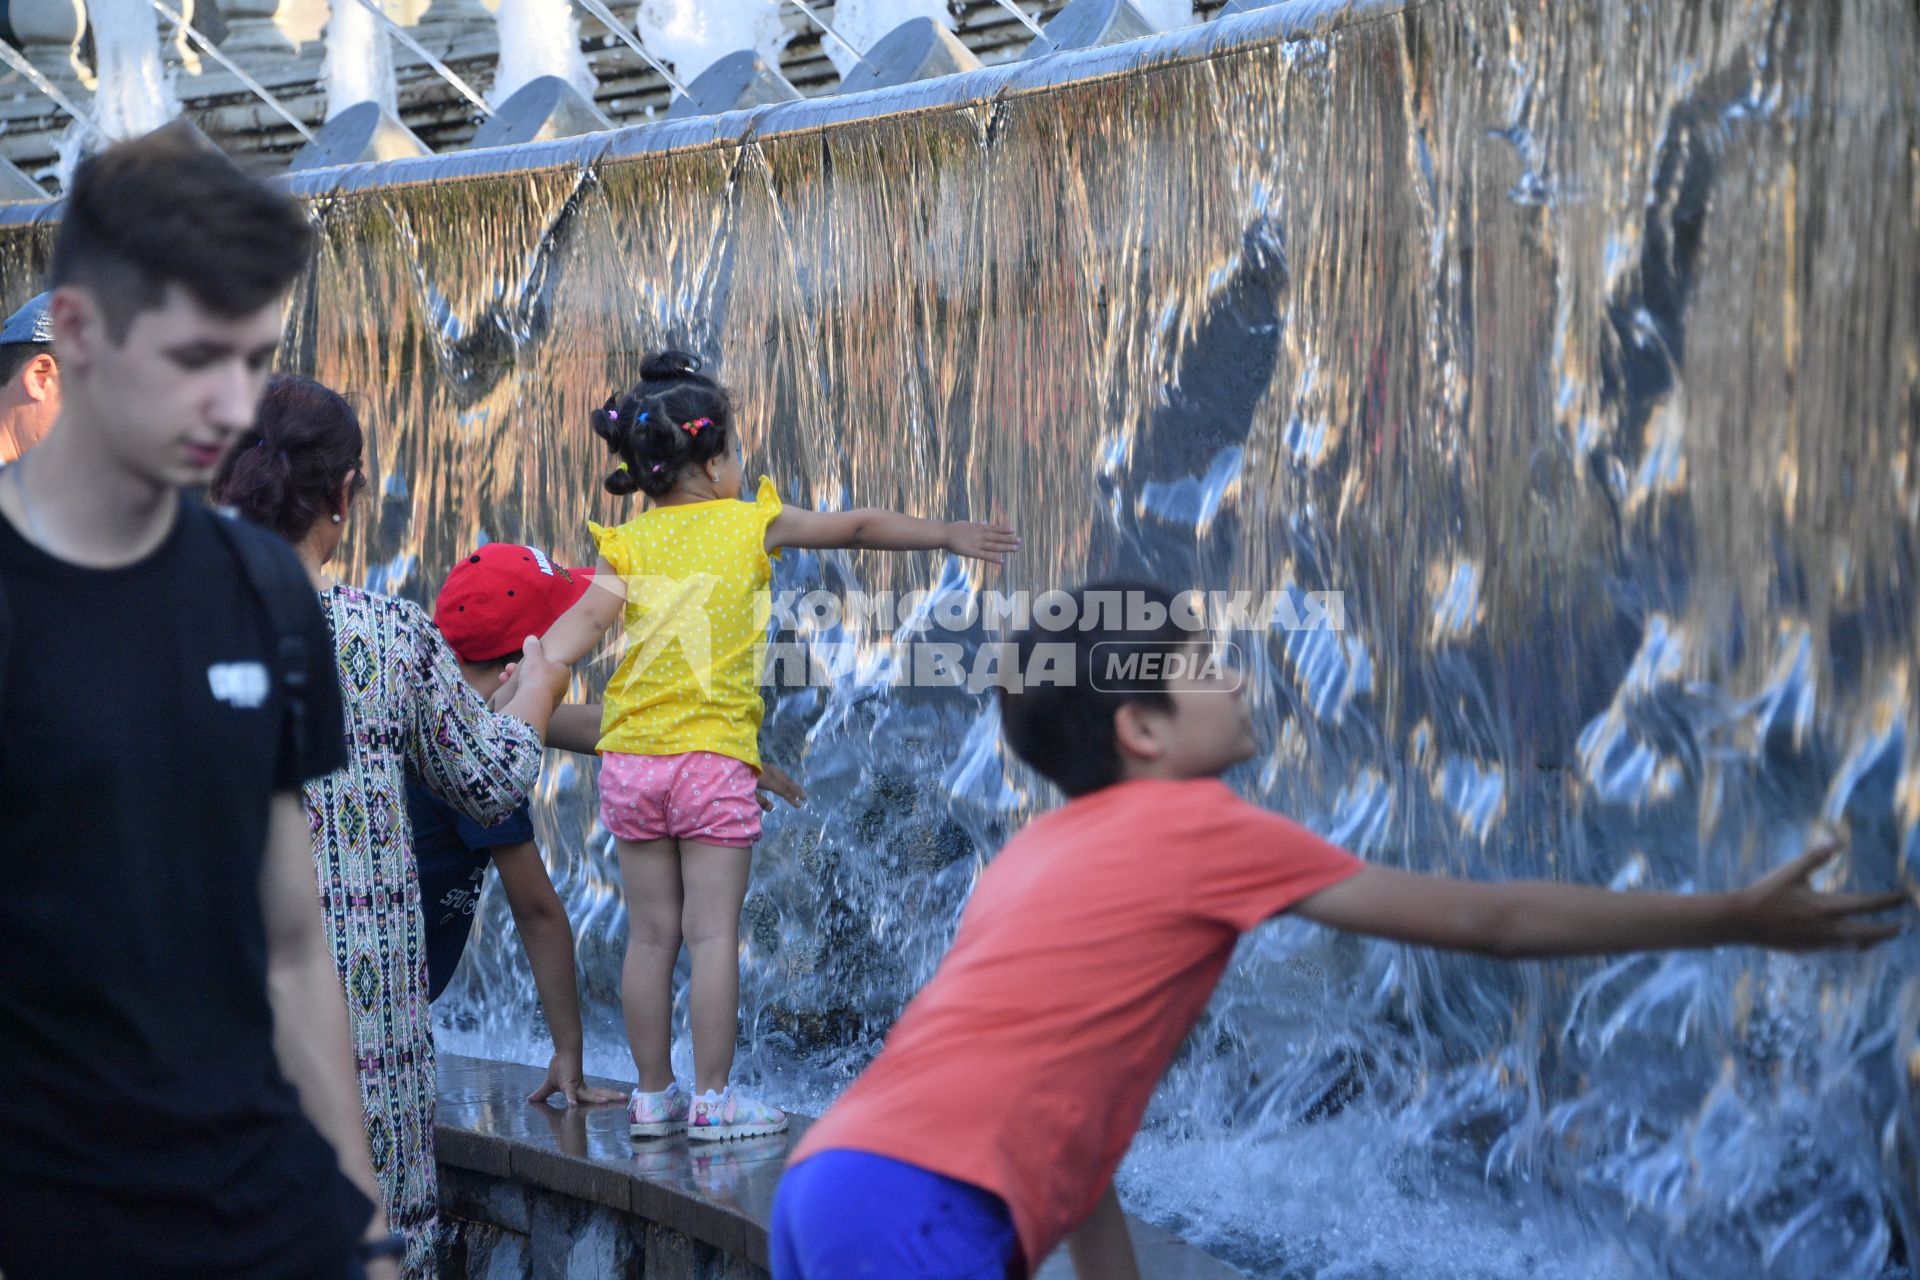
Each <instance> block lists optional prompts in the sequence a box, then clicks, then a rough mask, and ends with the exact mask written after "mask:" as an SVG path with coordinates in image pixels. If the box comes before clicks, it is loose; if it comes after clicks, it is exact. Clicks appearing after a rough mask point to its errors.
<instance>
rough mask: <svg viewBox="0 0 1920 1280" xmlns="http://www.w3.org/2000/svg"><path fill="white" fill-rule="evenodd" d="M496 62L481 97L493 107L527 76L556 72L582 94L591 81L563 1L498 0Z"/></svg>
mask: <svg viewBox="0 0 1920 1280" xmlns="http://www.w3.org/2000/svg"><path fill="white" fill-rule="evenodd" d="M494 22H495V23H496V24H498V26H499V31H500V65H499V67H498V69H497V70H496V71H495V72H494V77H493V88H492V90H491V91H490V92H489V93H488V94H487V100H488V101H489V102H491V103H492V104H493V105H494V106H495V107H496V108H497V107H499V106H500V104H501V103H503V102H505V101H506V100H507V99H508V98H511V97H512V96H513V95H514V94H515V93H517V92H519V90H520V89H521V88H523V87H524V86H525V85H526V84H527V82H528V81H530V80H537V79H539V78H540V77H541V76H559V77H560V78H561V79H562V80H565V81H566V82H567V83H568V84H570V85H572V86H573V87H574V88H576V89H578V90H579V91H580V92H581V94H583V95H584V96H585V97H587V98H588V99H591V98H592V97H593V91H594V89H595V88H596V87H597V83H598V82H596V81H595V80H594V78H593V73H592V72H591V71H589V70H588V69H587V60H586V58H585V56H583V55H582V54H581V52H580V22H579V19H578V18H577V17H576V16H575V14H574V12H573V6H572V5H571V4H569V3H568V2H567V0H500V9H499V12H497V13H496V14H494Z"/></svg>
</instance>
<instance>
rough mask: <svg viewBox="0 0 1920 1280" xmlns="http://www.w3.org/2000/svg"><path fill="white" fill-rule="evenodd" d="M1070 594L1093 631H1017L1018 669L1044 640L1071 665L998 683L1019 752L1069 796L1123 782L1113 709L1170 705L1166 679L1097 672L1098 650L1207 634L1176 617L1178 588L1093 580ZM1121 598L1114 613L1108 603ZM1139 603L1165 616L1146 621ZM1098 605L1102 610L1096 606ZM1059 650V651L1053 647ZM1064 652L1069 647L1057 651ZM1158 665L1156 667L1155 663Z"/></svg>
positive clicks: (1161, 644) (1028, 664) (1003, 715)
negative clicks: (1098, 676) (1031, 680)
mask: <svg viewBox="0 0 1920 1280" xmlns="http://www.w3.org/2000/svg"><path fill="white" fill-rule="evenodd" d="M1066 594H1067V595H1069V596H1071V597H1072V598H1073V601H1074V604H1075V606H1076V607H1075V612H1074V616H1075V617H1076V618H1077V619H1079V621H1080V622H1085V621H1088V620H1092V621H1094V622H1095V623H1096V625H1095V626H1094V628H1093V629H1091V630H1081V629H1080V627H1079V625H1078V623H1076V624H1075V625H1072V626H1070V627H1068V628H1064V629H1060V630H1049V629H1046V628H1043V627H1037V626H1036V627H1028V628H1027V629H1025V630H1024V631H1021V632H1019V633H1018V634H1017V635H1015V636H1014V638H1013V645H1014V648H1015V652H1016V654H1017V655H1018V659H1019V662H1018V666H1017V667H1016V668H1015V669H1016V670H1017V671H1020V672H1030V671H1032V670H1033V669H1034V666H1035V650H1036V649H1037V648H1038V647H1039V646H1040V645H1057V646H1066V647H1071V649H1072V655H1073V670H1072V672H1071V674H1070V675H1069V673H1067V672H1066V671H1064V670H1059V671H1056V672H1055V676H1056V678H1055V679H1052V680H1049V681H1048V682H1046V683H1043V684H1021V685H1020V687H1019V688H1018V689H1017V690H1016V689H1013V688H1009V687H1007V686H1004V685H1003V686H1001V688H1000V690H999V694H1000V726H1001V729H1002V731H1003V732H1004V733H1005V734H1006V737H1007V745H1008V746H1010V747H1012V748H1013V752H1014V754H1015V755H1017V756H1018V757H1020V759H1022V760H1024V761H1026V762H1027V763H1028V764H1029V765H1032V766H1033V768H1034V769H1036V770H1037V771H1038V772H1039V773H1040V774H1041V776H1043V777H1045V778H1046V779H1047V781H1049V782H1051V783H1053V785H1054V786H1056V787H1059V788H1060V789H1061V790H1062V791H1064V792H1066V793H1067V794H1068V795H1069V796H1083V795H1086V794H1087V793H1088V792H1090V791H1098V790H1099V789H1100V788H1102V787H1110V786H1112V785H1113V784H1114V783H1116V782H1118V781H1120V744H1119V741H1118V740H1117V738H1116V737H1115V736H1114V728H1113V717H1114V713H1115V712H1117V711H1119V710H1120V708H1121V707H1123V706H1126V705H1127V704H1129V703H1138V704H1140V705H1143V706H1147V707H1152V708H1154V709H1156V710H1161V711H1164V710H1168V709H1170V708H1171V707H1172V706H1173V700H1172V698H1170V697H1169V696H1168V695H1167V688H1166V680H1165V679H1164V678H1163V677H1161V676H1159V675H1158V674H1155V675H1153V676H1141V677H1136V678H1129V679H1125V680H1111V679H1108V680H1099V681H1096V680H1095V679H1094V654H1095V651H1096V649H1098V650H1099V652H1100V653H1101V654H1102V655H1103V656H1104V655H1107V654H1118V655H1123V656H1124V655H1125V654H1126V653H1128V652H1130V651H1149V650H1164V649H1165V648H1166V646H1167V645H1169V644H1186V643H1191V642H1193V641H1196V640H1199V639H1202V637H1201V636H1200V635H1198V634H1196V633H1195V632H1194V631H1192V630H1189V629H1188V628H1187V627H1185V626H1183V625H1182V624H1181V623H1180V622H1178V621H1176V619H1175V611H1174V609H1173V607H1172V606H1173V604H1174V602H1175V599H1176V597H1177V596H1179V595H1180V594H1181V593H1180V592H1175V591H1171V590H1169V589H1167V588H1166V587H1163V586H1160V585H1158V584H1156V583H1151V582H1124V581H1122V582H1096V583H1089V584H1088V585H1086V586H1084V587H1080V588H1078V589H1077V590H1074V591H1070V592H1067V593H1066ZM1115 600H1118V601H1120V602H1121V608H1120V609H1119V612H1118V613H1117V614H1116V613H1114V612H1113V610H1112V609H1111V608H1110V607H1109V606H1110V605H1111V604H1112V602H1113V601H1115ZM1135 605H1140V606H1148V607H1149V611H1150V607H1151V606H1158V609H1159V615H1160V618H1161V619H1162V621H1160V622H1159V623H1158V624H1157V625H1145V624H1146V623H1148V622H1150V621H1151V618H1145V619H1137V620H1138V621H1140V622H1141V623H1142V625H1139V626H1135V625H1133V624H1134V623H1135V621H1136V617H1135V614H1136V610H1135V609H1134V608H1133V607H1131V606H1135ZM1096 610H1097V611H1096ZM1056 652H1058V651H1057V650H1056ZM1060 656H1061V657H1065V656H1066V655H1065V654H1064V653H1061V654H1060ZM1152 669H1153V670H1154V671H1156V672H1157V671H1158V670H1159V668H1157V667H1155V668H1152Z"/></svg>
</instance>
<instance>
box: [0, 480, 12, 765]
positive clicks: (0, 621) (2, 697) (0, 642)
mask: <svg viewBox="0 0 1920 1280" xmlns="http://www.w3.org/2000/svg"><path fill="white" fill-rule="evenodd" d="M8 465H9V464H7V463H0V472H3V471H5V470H6V469H7V467H8ZM12 639H13V615H12V614H11V613H9V612H8V611H7V583H6V579H4V578H0V733H5V732H6V727H7V714H6V713H7V654H8V652H9V649H8V642H9V641H11V640H12Z"/></svg>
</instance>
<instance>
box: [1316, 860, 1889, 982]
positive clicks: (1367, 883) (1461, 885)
mask: <svg viewBox="0 0 1920 1280" xmlns="http://www.w3.org/2000/svg"><path fill="white" fill-rule="evenodd" d="M1837 852H1838V850H1837V849H1836V848H1835V847H1834V846H1833V845H1831V844H1823V845H1820V846H1818V847H1816V848H1813V849H1810V850H1808V851H1807V852H1805V853H1803V854H1801V855H1800V856H1799V857H1797V858H1795V859H1793V860H1792V861H1791V862H1788V863H1786V864H1785V865H1783V866H1781V867H1779V868H1777V869H1775V870H1774V871H1772V872H1770V873H1768V874H1767V875H1765V876H1763V877H1761V878H1760V879H1759V880H1756V881H1754V882H1753V883H1752V884H1750V885H1748V886H1747V887H1746V888H1744V889H1740V890H1736V891H1735V892H1732V893H1698V894H1691V893H1689V894H1680V893H1616V892H1614V891H1612V890H1610V889H1597V888H1593V887H1591V886H1588V885H1577V884H1562V883H1560V882H1559V881H1555V880H1516V881H1510V882H1506V883H1484V882H1479V881H1473V880H1448V879H1444V878H1441V877H1437V876H1422V875H1414V874H1413V873H1411V872H1406V871H1394V870H1391V869H1388V868H1384V867H1368V868H1367V869H1366V870H1364V871H1361V872H1360V873H1359V874H1357V875H1355V876H1353V877H1352V878H1350V879H1348V880H1346V881H1343V882H1342V883H1340V884H1337V885H1334V886H1333V887H1332V888H1329V889H1323V890H1321V891H1320V892H1319V893H1316V894H1314V895H1313V896H1312V897H1310V898H1307V899H1305V900H1304V901H1302V902H1300V903H1299V904H1297V905H1296V906H1295V907H1294V908H1293V910H1294V912H1295V914H1298V915H1301V916H1305V917H1306V918H1307V919H1309V920H1312V921H1314V922H1315V923H1317V924H1324V925H1327V926H1328V927H1330V928H1334V929H1344V930H1347V931H1348V932H1350V933H1364V934H1371V935H1373V936H1374V937H1380V938H1393V939H1395V940H1397V941H1400V942H1412V943H1417V944H1421V945H1424V946H1429V947H1440V948H1444V949H1446V950H1451V951H1478V952H1481V953H1482V954H1485V955H1491V956H1501V957H1504V958H1509V959H1517V958H1520V957H1524V956H1554V955H1596V954H1604V953H1608V952H1619V951H1659V950H1680V949H1683V948H1689V947H1717V946H1726V945H1736V944H1739V945H1749V946H1757V947H1767V948H1770V949H1772V950H1776V951H1810V950H1815V949H1817V948H1823V947H1848V946H1852V947H1865V946H1871V945H1872V944H1874V943H1876V942H1882V941H1885V940H1886V939H1888V938H1890V937H1892V936H1893V935H1894V934H1896V933H1898V932H1900V929H1901V925H1900V924H1899V923H1897V922H1874V921H1868V920H1862V919H1859V918H1858V917H1861V916H1867V915H1873V914H1876V913H1878V912H1883V911H1890V910H1892V909H1893V908H1895V907H1898V906H1900V905H1901V904H1902V903H1903V902H1905V901H1906V895H1905V894H1904V893H1901V892H1899V891H1895V892H1892V893H1820V892H1818V891H1816V890H1815V889H1814V888H1813V887H1812V886H1811V885H1810V884H1809V883H1808V881H1809V880H1810V879H1811V877H1812V876H1813V873H1814V872H1815V871H1817V870H1819V869H1820V867H1821V866H1823V865H1824V864H1825V863H1827V862H1828V861H1830V860H1831V859H1832V858H1833V857H1834V856H1835V855H1836V854H1837Z"/></svg>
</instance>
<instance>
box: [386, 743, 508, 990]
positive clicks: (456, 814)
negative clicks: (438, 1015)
mask: <svg viewBox="0 0 1920 1280" xmlns="http://www.w3.org/2000/svg"><path fill="white" fill-rule="evenodd" d="M407 814H408V816H409V817H411V818H412V819H413V857H414V861H415V862H416V863H417V864H418V865H419V868H420V911H421V914H423V915H424V916H425V917H426V922H427V999H429V1000H438V999H439V998H440V993H441V992H442V991H445V990H446V989H447V984H448V983H449V982H451V981H453V971H454V970H455V969H457V968H459V967H460V957H461V956H462V955H463V954H464V953H465V952H466V949H467V935H469V934H471V933H472V932H473V911H474V908H475V907H477V906H479V905H480V885H481V882H482V881H483V880H485V879H486V875H487V865H488V864H489V863H491V862H492V861H493V850H495V849H497V848H499V847H500V846H501V845H507V844H525V843H526V842H527V841H529V840H531V839H533V810H532V809H531V808H530V807H529V806H528V805H527V804H526V803H525V802H522V803H521V805H520V807H519V808H518V809H515V810H514V811H513V812H512V813H511V814H509V815H507V818H506V820H505V821H504V822H502V823H500V825H498V826H494V827H483V826H481V825H480V824H479V823H477V822H475V821H474V820H473V819H472V818H469V817H468V816H467V815H466V814H464V813H461V812H460V811H459V810H458V809H456V808H454V807H453V806H452V805H450V804H448V803H447V802H446V801H445V800H442V799H441V798H440V797H439V796H436V795H435V794H433V792H431V791H429V790H427V786H426V784H425V783H423V782H421V781H420V779H419V778H417V777H415V776H414V774H413V773H412V772H411V771H409V772H408V774H407Z"/></svg>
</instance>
